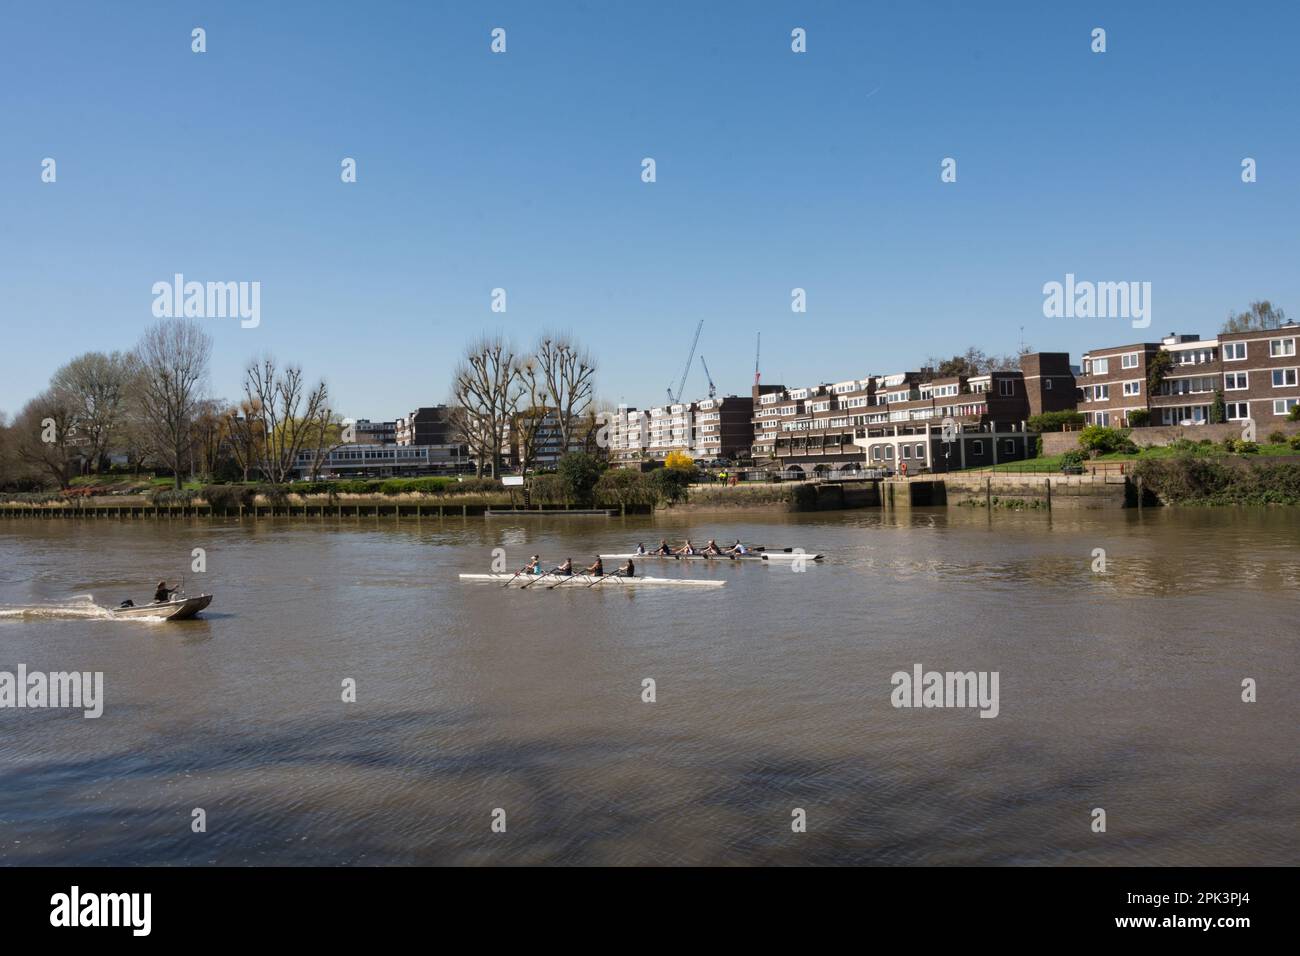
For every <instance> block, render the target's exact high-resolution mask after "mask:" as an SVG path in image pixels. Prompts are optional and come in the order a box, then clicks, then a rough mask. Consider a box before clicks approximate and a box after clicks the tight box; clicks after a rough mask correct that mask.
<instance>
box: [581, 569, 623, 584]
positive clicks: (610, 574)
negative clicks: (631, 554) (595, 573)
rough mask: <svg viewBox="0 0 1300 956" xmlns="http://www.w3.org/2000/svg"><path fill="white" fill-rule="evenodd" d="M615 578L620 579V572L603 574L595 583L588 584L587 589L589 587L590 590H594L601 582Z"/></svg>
mask: <svg viewBox="0 0 1300 956" xmlns="http://www.w3.org/2000/svg"><path fill="white" fill-rule="evenodd" d="M613 577H618V572H617V571H611V572H609V574H603V575H601V576H600V577H598V578H596V580H594V581H592V582H591V583H590V584H588V585H587V587H589V588H594V587H595V586H596V585H597V584H599V583H600V582H601V581H603V580H605V578H613Z"/></svg>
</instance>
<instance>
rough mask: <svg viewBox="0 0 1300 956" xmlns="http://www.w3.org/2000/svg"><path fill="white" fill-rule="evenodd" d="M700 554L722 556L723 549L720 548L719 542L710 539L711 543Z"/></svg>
mask: <svg viewBox="0 0 1300 956" xmlns="http://www.w3.org/2000/svg"><path fill="white" fill-rule="evenodd" d="M700 553H701V554H722V549H721V548H719V547H718V542H716V541H714V540H713V539H712V538H710V539H709V543H708V544H706V545H705V546H704V550H703V551H701V552H700Z"/></svg>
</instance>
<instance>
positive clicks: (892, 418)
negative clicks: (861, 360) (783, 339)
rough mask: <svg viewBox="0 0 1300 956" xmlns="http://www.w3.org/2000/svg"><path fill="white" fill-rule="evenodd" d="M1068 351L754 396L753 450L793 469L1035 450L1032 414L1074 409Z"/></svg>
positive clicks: (889, 465)
mask: <svg viewBox="0 0 1300 956" xmlns="http://www.w3.org/2000/svg"><path fill="white" fill-rule="evenodd" d="M1075 397H1076V387H1075V382H1074V373H1073V371H1072V370H1071V368H1070V363H1069V356H1068V355H1067V354H1065V353H1063V352H1042V353H1035V354H1030V355H1026V356H1023V357H1022V362H1021V369H1019V370H1006V371H995V372H989V373H986V374H983V375H953V376H935V375H934V373H933V371H932V370H930V369H920V370H918V371H912V372H899V373H896V374H893V375H878V376H867V377H865V378H861V379H851V380H847V381H842V382H837V383H833V384H823V385H816V386H811V387H808V388H799V389H785V388H782V389H780V391H776V392H772V393H769V394H764V395H756V396H755V402H756V408H757V411H756V413H755V416H754V454H755V457H756V458H761V457H766V458H769V459H770V460H771V461H772V462H773V463H775V464H777V465H779V466H780V468H781V469H782V471H785V472H787V473H793V474H800V473H803V474H822V475H825V474H835V473H839V474H852V473H855V472H858V471H860V470H861V469H863V468H875V469H881V470H886V471H902V470H904V469H906V470H907V471H908V472H910V473H912V474H915V473H917V472H919V471H930V472H934V471H949V470H953V469H958V468H970V467H975V466H978V465H984V464H996V463H998V462H1003V461H1013V460H1020V459H1023V458H1026V457H1029V456H1030V455H1032V453H1033V443H1032V440H1033V438H1034V436H1033V435H1032V434H1031V433H1029V432H1027V430H1026V427H1025V421H1026V419H1028V418H1029V417H1030V416H1031V415H1036V414H1039V413H1040V412H1044V411H1057V410H1061V409H1068V408H1073V407H1074V403H1075Z"/></svg>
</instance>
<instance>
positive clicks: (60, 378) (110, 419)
mask: <svg viewBox="0 0 1300 956" xmlns="http://www.w3.org/2000/svg"><path fill="white" fill-rule="evenodd" d="M130 365H131V363H130V362H129V361H128V359H127V357H126V356H124V355H123V354H122V353H121V352H114V353H113V354H112V355H105V354H104V353H103V352H87V353H86V354H85V355H79V356H77V357H76V358H75V359H73V360H72V361H71V362H69V363H68V364H67V365H64V366H63V367H62V368H60V369H59V370H58V371H57V372H55V373H54V377H53V378H52V379H51V380H50V387H51V388H52V389H54V391H56V392H58V393H59V394H60V395H62V396H63V399H64V401H65V402H66V403H67V405H68V406H69V407H70V408H71V409H72V415H73V420H72V422H71V426H70V427H71V431H72V435H73V436H74V437H75V438H76V439H77V441H78V444H79V447H80V448H81V449H82V450H83V451H84V453H85V455H86V459H87V461H86V464H87V467H88V470H89V471H93V472H98V471H99V468H100V462H101V461H102V460H103V457H104V455H105V454H107V452H108V447H109V443H110V442H111V441H113V440H114V439H115V438H116V437H117V431H118V429H119V427H120V426H121V423H122V419H123V417H124V413H125V409H126V403H127V393H128V388H129V385H130V378H131V375H132V370H131V367H130Z"/></svg>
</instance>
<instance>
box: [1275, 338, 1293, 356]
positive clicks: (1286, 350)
mask: <svg viewBox="0 0 1300 956" xmlns="http://www.w3.org/2000/svg"><path fill="white" fill-rule="evenodd" d="M1268 354H1269V356H1270V357H1271V358H1281V357H1282V356H1284V355H1295V339H1269V340H1268Z"/></svg>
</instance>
